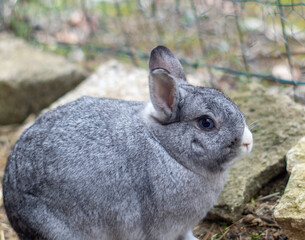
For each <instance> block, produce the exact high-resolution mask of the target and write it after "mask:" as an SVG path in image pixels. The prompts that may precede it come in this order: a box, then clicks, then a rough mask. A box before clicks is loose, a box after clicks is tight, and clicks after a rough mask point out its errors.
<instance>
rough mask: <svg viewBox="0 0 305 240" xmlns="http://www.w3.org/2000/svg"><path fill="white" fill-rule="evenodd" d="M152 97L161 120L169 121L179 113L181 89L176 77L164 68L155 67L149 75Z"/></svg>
mask: <svg viewBox="0 0 305 240" xmlns="http://www.w3.org/2000/svg"><path fill="white" fill-rule="evenodd" d="M149 89H150V99H151V102H152V105H153V106H154V109H155V110H156V113H157V114H153V115H154V117H156V118H157V119H158V120H159V121H161V122H164V123H169V122H171V121H174V120H175V119H176V117H177V115H178V102H179V91H178V87H177V81H176V80H175V77H174V76H173V75H171V74H169V73H168V72H167V71H166V70H164V69H160V68H159V69H155V70H153V71H151V72H150V75H149Z"/></svg>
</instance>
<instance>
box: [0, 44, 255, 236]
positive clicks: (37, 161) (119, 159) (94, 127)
mask: <svg viewBox="0 0 305 240" xmlns="http://www.w3.org/2000/svg"><path fill="white" fill-rule="evenodd" d="M149 69H150V75H149V89H150V101H148V102H131V101H123V100H115V99H105V98H92V97H83V98H81V99H78V100H77V101H74V102H72V103H68V104H66V105H63V106H60V107H58V108H56V109H54V110H51V111H49V112H46V113H44V114H42V115H41V116H40V117H38V119H37V120H36V122H35V123H34V124H33V125H32V126H31V127H29V128H28V129H27V130H26V131H25V132H24V133H23V134H22V135H21V137H20V139H19V140H18V141H17V143H16V145H15V147H14V149H13V151H12V153H11V155H10V157H9V159H8V163H7V166H6V170H5V175H4V180H3V197H4V206H5V210H6V213H7V216H8V219H9V221H10V223H11V225H12V226H13V228H14V229H15V231H16V232H17V234H18V236H19V238H20V239H21V240H26V239H39V240H42V239H44V240H51V239H52V240H53V239H54V240H59V239H60V240H63V239H64V240H65V239H68V240H70V239H72V240H74V239H75V240H81V239H82V240H91V239H101V240H195V239H197V238H195V237H194V235H193V233H192V230H191V229H192V227H193V226H194V225H195V224H197V223H198V222H199V221H200V220H201V219H203V218H204V217H205V216H206V214H207V212H208V211H209V210H210V209H211V208H212V206H213V204H214V203H215V202H216V200H217V197H218V195H219V193H220V192H221V190H222V188H223V186H224V183H225V179H226V176H227V169H228V168H229V166H231V165H232V163H233V162H234V161H235V160H236V159H237V158H239V157H241V156H244V155H245V154H247V153H249V152H250V151H251V149H252V145H253V140H252V134H251V132H250V130H249V129H248V127H247V124H246V121H245V117H244V116H243V114H242V113H241V111H240V110H239V109H238V107H237V106H236V105H235V104H234V103H233V102H232V101H231V100H230V99H229V98H228V97H226V96H225V95H224V94H223V93H221V92H220V91H218V90H216V89H212V88H204V87H198V86H192V85H190V84H189V83H187V81H186V77H185V74H184V71H183V68H182V65H181V63H180V62H179V60H178V59H177V58H176V57H175V56H174V55H173V53H172V52H171V51H170V50H169V49H168V48H166V47H164V46H158V47H156V48H154V49H153V50H152V52H151V55H150V60H149Z"/></svg>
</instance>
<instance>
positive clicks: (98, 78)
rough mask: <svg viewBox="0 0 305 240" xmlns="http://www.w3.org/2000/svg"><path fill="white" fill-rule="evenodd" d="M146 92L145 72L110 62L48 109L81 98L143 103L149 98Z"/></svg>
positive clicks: (113, 61) (146, 75)
mask: <svg viewBox="0 0 305 240" xmlns="http://www.w3.org/2000/svg"><path fill="white" fill-rule="evenodd" d="M148 91H149V90H148V72H147V71H145V70H144V69H140V68H134V67H132V66H129V65H124V64H122V63H119V62H118V61H116V60H110V61H108V62H106V63H104V64H102V65H101V66H100V67H99V68H98V69H97V70H96V71H95V72H94V73H93V74H92V75H91V76H89V77H88V78H87V79H86V80H85V81H83V82H82V83H81V84H79V85H78V86H77V87H76V88H75V89H73V90H72V91H70V92H68V93H67V94H65V95H64V96H62V97H61V98H59V99H58V100H57V101H56V102H54V103H53V104H52V105H51V106H50V108H55V107H57V106H59V105H62V104H65V103H68V102H71V101H74V100H76V99H78V98H80V97H83V96H92V97H106V98H118V99H124V100H132V101H145V100H147V99H148V96H149V95H148Z"/></svg>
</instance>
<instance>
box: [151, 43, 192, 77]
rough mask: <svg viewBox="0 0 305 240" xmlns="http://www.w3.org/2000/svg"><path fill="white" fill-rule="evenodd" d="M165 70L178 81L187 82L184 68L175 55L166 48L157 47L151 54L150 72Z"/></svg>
mask: <svg viewBox="0 0 305 240" xmlns="http://www.w3.org/2000/svg"><path fill="white" fill-rule="evenodd" d="M155 69H165V70H166V71H167V72H168V73H170V74H171V75H173V76H174V77H175V78H177V80H178V79H179V80H184V81H186V78H185V74H184V71H183V67H182V65H181V63H180V62H179V60H178V59H177V58H176V57H175V56H174V54H173V53H172V52H171V51H170V50H169V49H168V48H167V47H164V46H157V47H155V48H154V49H153V50H152V51H151V53H150V59H149V70H150V72H152V71H153V70H155Z"/></svg>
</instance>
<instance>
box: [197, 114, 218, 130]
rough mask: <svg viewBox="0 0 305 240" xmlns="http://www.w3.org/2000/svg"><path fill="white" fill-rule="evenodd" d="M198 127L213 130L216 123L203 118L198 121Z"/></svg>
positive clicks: (208, 118) (210, 119) (205, 117)
mask: <svg viewBox="0 0 305 240" xmlns="http://www.w3.org/2000/svg"><path fill="white" fill-rule="evenodd" d="M197 122H198V125H199V127H200V128H201V129H203V130H212V129H213V128H214V127H215V124H214V121H213V119H212V118H210V117H208V116H202V117H200V118H199V119H198V120H197Z"/></svg>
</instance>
